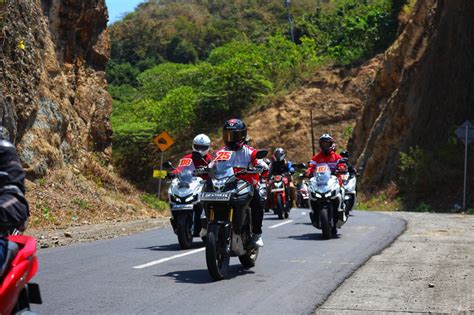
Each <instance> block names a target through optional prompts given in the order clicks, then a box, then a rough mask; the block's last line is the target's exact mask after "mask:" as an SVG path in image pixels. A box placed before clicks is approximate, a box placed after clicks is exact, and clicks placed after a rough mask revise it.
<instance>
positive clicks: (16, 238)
mask: <svg viewBox="0 0 474 315" xmlns="http://www.w3.org/2000/svg"><path fill="white" fill-rule="evenodd" d="M9 181H10V175H9V174H8V173H6V172H0V187H4V186H5V184H6V183H8V182H9ZM19 233H20V232H19V231H18V230H16V229H15V230H13V231H12V232H11V233H9V235H8V237H7V240H8V243H7V244H8V250H7V255H6V257H5V262H4V263H3V265H0V314H20V313H26V312H27V311H30V303H34V304H41V303H42V302H41V294H40V290H39V286H38V284H35V283H29V281H30V280H31V279H32V278H33V277H34V276H35V274H36V272H37V271H38V259H37V258H36V239H35V238H33V237H31V236H25V235H19Z"/></svg>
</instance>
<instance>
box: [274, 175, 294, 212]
mask: <svg viewBox="0 0 474 315" xmlns="http://www.w3.org/2000/svg"><path fill="white" fill-rule="evenodd" d="M269 184H270V197H269V199H271V200H272V201H273V207H272V208H273V212H274V213H275V214H277V215H278V218H279V219H283V218H285V219H287V218H288V216H289V213H290V199H289V198H288V184H289V182H288V178H287V177H285V176H282V175H275V176H272V177H271V178H270V182H269Z"/></svg>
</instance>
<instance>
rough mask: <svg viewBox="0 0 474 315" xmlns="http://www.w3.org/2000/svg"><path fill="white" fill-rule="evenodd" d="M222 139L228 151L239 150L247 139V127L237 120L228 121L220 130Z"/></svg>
mask: <svg viewBox="0 0 474 315" xmlns="http://www.w3.org/2000/svg"><path fill="white" fill-rule="evenodd" d="M222 139H223V140H224V143H225V145H226V146H227V147H228V148H229V149H230V150H233V151H235V150H239V149H240V148H241V147H242V146H243V145H244V142H245V140H246V139H247V127H246V126H245V124H244V122H243V121H241V120H239V119H230V120H228V121H226V122H225V124H224V128H223V130H222Z"/></svg>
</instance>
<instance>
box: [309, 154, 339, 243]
mask: <svg viewBox="0 0 474 315" xmlns="http://www.w3.org/2000/svg"><path fill="white" fill-rule="evenodd" d="M309 191H310V203H311V212H310V219H311V223H312V224H313V226H314V227H316V228H317V229H321V230H322V233H323V238H324V239H330V238H331V237H332V236H333V235H334V236H335V235H337V229H339V228H341V227H342V225H344V223H346V221H347V216H346V213H345V211H344V202H343V200H344V189H343V188H342V187H341V185H340V182H339V179H338V178H337V177H336V176H335V175H332V173H331V168H330V166H329V165H328V164H326V163H321V164H317V165H316V167H315V171H314V173H313V177H312V178H311V179H310V181H309Z"/></svg>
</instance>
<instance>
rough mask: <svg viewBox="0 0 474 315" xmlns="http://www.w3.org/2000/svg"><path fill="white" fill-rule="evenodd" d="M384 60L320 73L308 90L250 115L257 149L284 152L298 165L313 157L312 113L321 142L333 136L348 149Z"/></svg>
mask: <svg viewBox="0 0 474 315" xmlns="http://www.w3.org/2000/svg"><path fill="white" fill-rule="evenodd" d="M380 61H381V55H379V56H377V57H375V58H373V59H372V60H369V61H368V62H366V63H365V64H364V65H362V66H360V67H358V68H353V69H349V68H344V67H334V68H332V69H327V70H321V71H318V72H317V73H316V74H315V76H314V77H313V79H312V80H311V81H310V82H308V83H307V84H305V86H304V87H302V88H301V89H298V90H296V91H294V92H293V93H292V94H290V95H288V96H286V97H284V98H282V99H281V100H277V101H276V102H275V104H274V105H272V106H269V107H268V108H263V109H261V110H255V111H253V112H251V113H249V115H248V117H247V118H246V119H245V121H246V122H247V127H248V129H249V136H250V137H251V140H252V144H253V145H255V146H256V147H258V148H261V147H266V148H268V149H274V148H276V147H283V148H285V150H286V151H287V156H288V158H290V159H291V160H293V162H307V161H309V160H310V159H311V157H312V148H311V124H310V117H309V111H310V109H311V110H313V124H314V134H315V137H316V139H315V142H316V150H317V151H319V148H318V147H317V141H318V138H319V136H320V135H321V134H323V133H331V134H332V135H333V136H334V137H335V138H336V141H337V145H338V150H342V149H344V148H345V147H346V143H347V140H348V139H349V137H350V135H351V133H352V129H353V127H354V125H355V122H356V118H357V117H359V116H360V114H361V108H362V105H363V103H364V102H365V100H366V98H367V91H368V87H369V85H370V83H371V82H372V81H373V80H374V76H375V74H376V73H377V71H378V69H379V66H380Z"/></svg>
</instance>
